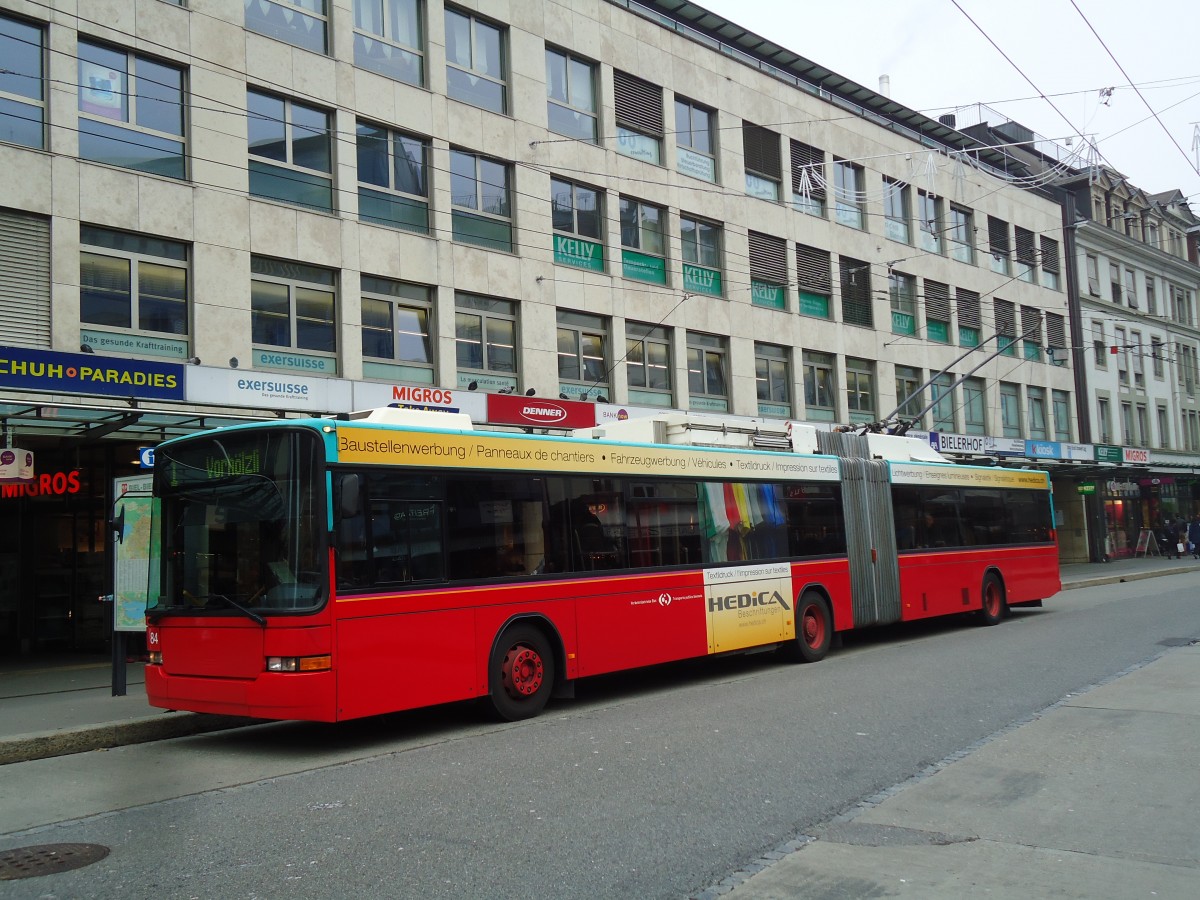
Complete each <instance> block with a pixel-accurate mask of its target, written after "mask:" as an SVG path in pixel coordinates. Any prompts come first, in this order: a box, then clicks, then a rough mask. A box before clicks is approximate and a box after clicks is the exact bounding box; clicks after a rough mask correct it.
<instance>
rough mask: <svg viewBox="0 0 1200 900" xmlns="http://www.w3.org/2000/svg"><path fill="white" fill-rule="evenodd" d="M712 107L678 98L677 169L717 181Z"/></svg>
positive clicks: (704, 179) (676, 119) (676, 102)
mask: <svg viewBox="0 0 1200 900" xmlns="http://www.w3.org/2000/svg"><path fill="white" fill-rule="evenodd" d="M716 115H717V114H716V113H715V112H713V111H712V110H711V109H708V108H706V107H703V106H700V105H699V104H696V103H693V102H692V101H690V100H684V99H682V98H680V97H676V98H675V168H676V169H677V170H678V171H679V172H680V173H681V174H683V175H691V176H692V177H693V178H699V179H701V180H702V181H708V182H712V183H714V184H715V183H716V181H717V143H716V140H715V139H714V137H713V135H714V133H715V132H714V131H713V125H714V123H715V121H716Z"/></svg>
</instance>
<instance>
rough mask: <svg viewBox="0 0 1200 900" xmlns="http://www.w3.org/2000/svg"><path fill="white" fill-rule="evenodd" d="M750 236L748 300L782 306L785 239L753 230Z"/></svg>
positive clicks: (776, 306) (780, 307) (777, 307)
mask: <svg viewBox="0 0 1200 900" xmlns="http://www.w3.org/2000/svg"><path fill="white" fill-rule="evenodd" d="M747 237H748V238H749V240H750V302H751V303H753V304H754V305H755V306H767V307H770V308H771V309H786V308H787V297H786V288H785V285H786V284H787V281H788V277H787V241H785V240H784V239H783V238H781V237H774V236H772V235H769V234H759V233H758V232H757V231H751V232H748V233H747Z"/></svg>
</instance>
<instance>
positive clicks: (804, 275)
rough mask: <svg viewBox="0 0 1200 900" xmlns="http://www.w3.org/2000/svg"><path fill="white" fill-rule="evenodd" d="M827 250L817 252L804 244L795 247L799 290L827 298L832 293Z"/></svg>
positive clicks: (831, 278)
mask: <svg viewBox="0 0 1200 900" xmlns="http://www.w3.org/2000/svg"><path fill="white" fill-rule="evenodd" d="M830 268H831V266H830V259H829V251H828V250H818V249H817V248H816V247H808V246H806V245H804V244H797V245H796V280H797V281H798V282H799V284H800V290H802V291H811V292H812V293H814V294H824V295H825V296H829V294H831V293H832V292H833V276H832V275H831V274H830Z"/></svg>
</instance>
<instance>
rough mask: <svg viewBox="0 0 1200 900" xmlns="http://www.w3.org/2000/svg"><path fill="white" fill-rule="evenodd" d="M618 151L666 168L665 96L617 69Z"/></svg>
mask: <svg viewBox="0 0 1200 900" xmlns="http://www.w3.org/2000/svg"><path fill="white" fill-rule="evenodd" d="M613 105H614V106H615V112H616V118H617V152H618V153H621V154H624V155H625V156H631V157H633V158H634V159H640V160H642V161H643V162H648V163H653V164H654V165H656V166H658V165H662V138H663V93H662V88H661V87H659V86H658V85H657V84H651V83H650V82H649V81H644V80H642V79H641V78H638V77H637V76H636V75H630V74H628V73H626V72H621V71H619V70H613Z"/></svg>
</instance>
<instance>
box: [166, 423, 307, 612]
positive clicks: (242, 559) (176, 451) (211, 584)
mask: <svg viewBox="0 0 1200 900" xmlns="http://www.w3.org/2000/svg"><path fill="white" fill-rule="evenodd" d="M322 472H323V468H322V464H321V454H320V444H319V441H318V437H317V435H315V434H313V433H311V432H307V431H302V430H299V429H296V430H293V429H283V428H279V429H275V428H271V429H263V430H259V431H232V432H228V433H225V434H215V435H208V436H205V437H202V438H196V439H193V440H187V441H180V442H179V443H176V444H171V445H168V446H163V447H160V448H159V452H158V458H157V460H156V463H155V492H156V494H157V496H158V497H159V498H160V499H161V503H162V510H161V515H162V521H163V530H162V559H163V570H162V580H161V584H162V588H163V589H162V592H161V594H160V595H159V596H158V597H157V598H151V602H150V605H149V609H148V612H150V613H151V614H154V613H159V614H164V613H186V614H188V615H194V614H205V613H206V612H210V611H211V612H212V613H214V614H216V613H220V614H222V615H229V614H233V615H246V616H248V617H249V618H251V619H253V620H255V621H256V622H259V623H260V624H262V623H263V622H264V619H263V617H264V616H266V615H275V614H280V613H297V612H309V611H312V610H314V609H317V608H319V607H320V606H321V604H322V603H323V602H324V601H325V598H326V593H327V590H326V588H327V585H328V583H329V578H328V575H327V574H326V572H325V570H326V563H325V560H326V559H327V554H326V553H325V552H324V534H325V522H326V514H325V503H324V491H323V486H324V478H323V477H322Z"/></svg>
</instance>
